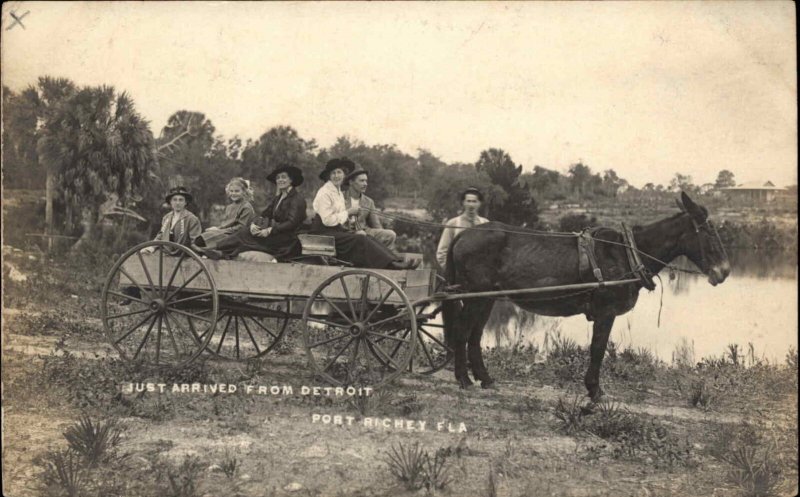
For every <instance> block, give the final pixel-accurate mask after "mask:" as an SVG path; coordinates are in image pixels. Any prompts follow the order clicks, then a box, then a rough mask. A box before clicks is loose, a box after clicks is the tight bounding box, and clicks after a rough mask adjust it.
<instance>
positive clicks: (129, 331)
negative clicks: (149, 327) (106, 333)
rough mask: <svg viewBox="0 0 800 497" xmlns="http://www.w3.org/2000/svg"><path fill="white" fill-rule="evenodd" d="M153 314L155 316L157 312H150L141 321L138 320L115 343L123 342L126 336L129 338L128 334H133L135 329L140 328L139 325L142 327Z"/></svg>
mask: <svg viewBox="0 0 800 497" xmlns="http://www.w3.org/2000/svg"><path fill="white" fill-rule="evenodd" d="M148 310H149V309H148ZM153 316H155V312H151V313H150V314H148V315H147V316H145V317H144V319H142V320H141V321H139V322H138V323H136V324H135V325H133V326H131V327H130V329H128V331H126V332H125V334H124V335H122V336H121V337H119V338H117V339H116V340H115V341H114V343H115V344H119V343H120V342H122V341H123V340H125V339H126V338H128V336H130V334H131V333H133V332H134V331H136V330H137V329H139V327H140V326H142V325H143V324H144V323H146V322H147V320H148V319H150V318H152V317H153Z"/></svg>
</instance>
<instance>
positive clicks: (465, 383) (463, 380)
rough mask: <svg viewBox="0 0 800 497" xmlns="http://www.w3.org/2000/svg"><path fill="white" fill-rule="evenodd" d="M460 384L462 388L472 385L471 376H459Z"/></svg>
mask: <svg viewBox="0 0 800 497" xmlns="http://www.w3.org/2000/svg"><path fill="white" fill-rule="evenodd" d="M458 386H460V387H461V389H462V390H464V389H466V388H469V387H471V386H472V380H470V379H469V378H459V380H458Z"/></svg>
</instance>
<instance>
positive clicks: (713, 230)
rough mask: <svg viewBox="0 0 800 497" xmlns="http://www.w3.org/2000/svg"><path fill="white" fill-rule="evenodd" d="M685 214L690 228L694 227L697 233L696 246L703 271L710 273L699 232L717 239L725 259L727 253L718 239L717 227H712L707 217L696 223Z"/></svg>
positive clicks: (690, 216)
mask: <svg viewBox="0 0 800 497" xmlns="http://www.w3.org/2000/svg"><path fill="white" fill-rule="evenodd" d="M686 214H687V215H688V216H689V219H690V220H691V221H692V226H694V232H695V233H697V244H698V245H699V246H700V263H701V264H702V268H703V271H710V270H711V267H710V266H709V265H708V263H707V261H706V250H705V248H704V247H705V246H704V244H703V239H702V238H701V237H700V231H701V230H703V231H706V232H708V233H709V234H713V235H714V237H715V238H716V239H717V242H719V246H720V248H722V255H723V256H724V257H725V259H727V258H728V253H727V252H726V251H725V245H723V244H722V239H721V238H720V237H719V232H718V231H717V227H716V226H714V223H712V222H711V220H710V219H708V217H706V220H705V221H703V222H702V223H698V222H697V221H696V220H695V219H694V216H692V215H691V214H689V213H688V212H687V213H686Z"/></svg>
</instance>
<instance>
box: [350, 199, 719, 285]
mask: <svg viewBox="0 0 800 497" xmlns="http://www.w3.org/2000/svg"><path fill="white" fill-rule="evenodd" d="M363 209H364V210H366V211H369V212H373V213H375V214H377V215H378V216H381V217H384V218H386V219H392V220H394V221H400V222H403V223H408V224H412V225H416V226H422V227H427V228H432V229H441V228H447V226H446V225H445V224H442V223H435V222H432V221H420V220H418V219H411V218H407V217H403V216H398V215H395V214H388V213H386V212H383V211H379V210H377V209H371V208H363ZM689 218H690V219H692V223H693V224H694V225H695V230H696V232H697V233H698V234H699V233H700V231H699V227H700V226H702V225H705V224H708V225H709V226H711V227H712V228H713V225H712V224H711V221H710V220H708V219H706V221H705V222H703V223H702V224H700V225H698V224H697V223H695V221H694V218H692V217H691V216H689ZM461 229H463V230H465V231H466V230H476V231H499V232H501V233H511V234H517V235H527V236H543V237H546V238H578V237H580V236H581V235H580V233H568V232H563V231H542V230H534V229H527V228H526V230H525V231H522V230H511V229H503V228H482V227H481V226H480V225H478V226H466V227H464V228H461ZM714 233H715V234H716V236H717V240H720V238H719V234H718V233H717V230H716V228H714ZM592 239H593V240H595V241H597V242H601V243H606V244H609V245H618V246H620V247H625V248H627V249H628V250H632V251H634V252H636V253H638V254H639V255H642V256H644V257H647V258H648V259H650V260H652V261H655V262H658V263H659V264H661V265H663V266H664V267H665V268H667V269H669V270H670V271H679V272H682V273H687V274H697V275H701V276H705V273H703V272H702V271H696V270H694V269H684V268H682V267H678V266H676V265H674V264H669V263H667V262H664V261H662V260H661V259H659V258H657V257H654V256H652V255H650V254H648V253H647V252H643V251H642V250H640V249H639V248H638V247H636V246H631V244H627V243H620V242H614V241H611V240H603V239H602V238H594V237H592ZM721 244H722V241H721V240H720V245H721ZM700 250H701V256H702V257H703V261H704V262H705V251H704V250H703V244H702V243H701V244H700ZM722 250H723V251H724V250H725V247H724V246H723V248H722Z"/></svg>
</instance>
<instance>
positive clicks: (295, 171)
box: [267, 166, 303, 186]
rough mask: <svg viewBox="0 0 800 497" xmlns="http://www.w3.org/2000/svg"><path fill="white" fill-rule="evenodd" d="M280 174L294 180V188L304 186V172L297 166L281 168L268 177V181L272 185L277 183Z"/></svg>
mask: <svg viewBox="0 0 800 497" xmlns="http://www.w3.org/2000/svg"><path fill="white" fill-rule="evenodd" d="M280 173H286V174H288V175H289V178H291V180H292V186H300V185H302V184H303V171H301V170H300V168H299V167H295V166H279V167H277V168H276V169H275V170H274V171H272V172H271V173H269V175H267V180H268V181H269V182H270V183H275V178H277V177H278V175H279V174H280Z"/></svg>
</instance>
